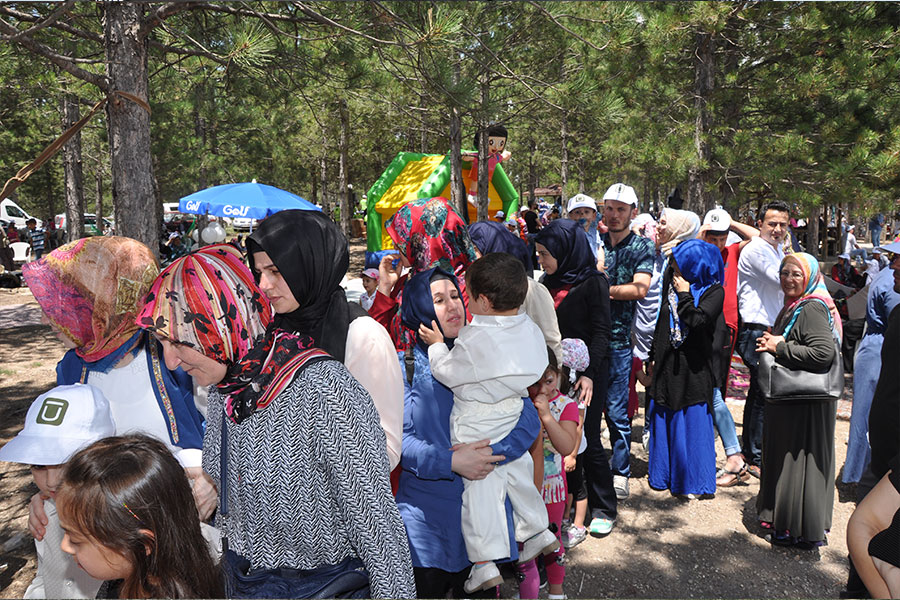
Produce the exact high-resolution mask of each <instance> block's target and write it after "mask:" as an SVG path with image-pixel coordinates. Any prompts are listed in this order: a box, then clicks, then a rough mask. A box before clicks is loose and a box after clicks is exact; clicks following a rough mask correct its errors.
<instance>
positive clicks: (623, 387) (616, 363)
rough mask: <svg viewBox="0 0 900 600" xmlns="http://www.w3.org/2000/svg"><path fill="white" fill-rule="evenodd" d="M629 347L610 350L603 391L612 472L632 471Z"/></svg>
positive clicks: (618, 473)
mask: <svg viewBox="0 0 900 600" xmlns="http://www.w3.org/2000/svg"><path fill="white" fill-rule="evenodd" d="M631 356H632V351H631V348H630V347H629V348H623V349H621V350H610V351H609V384H608V385H609V387H608V389H607V392H606V426H607V427H608V428H609V442H610V444H611V445H612V460H611V461H610V464H609V466H610V469H612V474H613V475H623V476H625V477H628V476H629V475H630V474H631V419H629V418H628V380H629V377H630V376H631Z"/></svg>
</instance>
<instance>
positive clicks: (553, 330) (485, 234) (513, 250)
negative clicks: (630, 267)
mask: <svg viewBox="0 0 900 600" xmlns="http://www.w3.org/2000/svg"><path fill="white" fill-rule="evenodd" d="M469 237H471V238H472V243H473V244H475V254H476V255H477V256H478V257H479V258H481V257H482V256H484V255H485V254H490V253H492V252H506V253H507V254H512V255H513V256H515V257H516V258H517V259H519V261H521V263H522V265H523V266H524V267H525V272H526V273H528V275H529V277H528V294H527V295H526V296H525V302H524V303H523V304H522V310H524V311H525V314H527V315H528V316H529V317H531V320H532V321H534V322H535V324H536V325H537V326H538V327H540V328H541V332H542V333H543V334H544V341H545V342H546V343H547V346H549V347H550V349H551V350H553V354H555V355H556V360H557V361H558V363H559V364H562V358H563V356H562V345H561V343H560V342H561V341H562V337H561V336H560V335H559V325H558V324H557V323H556V311H555V309H554V307H553V298H551V297H550V293H549V292H548V291H547V288H546V287H544V286H542V285H541V284H539V283H538V282H537V281H535V280H534V278H533V277H531V274H532V273H533V272H534V269H533V268H532V265H531V257H530V256H529V255H528V248H527V246H525V242H523V241H522V239H521V238H519V237H517V236H516V235H515V234H513V233H511V232H510V231H509V230H507V229H506V227H504V226H503V225H502V224H500V223H497V222H496V221H479V222H477V223H472V224H471V225H469Z"/></svg>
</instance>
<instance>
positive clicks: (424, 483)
mask: <svg viewBox="0 0 900 600" xmlns="http://www.w3.org/2000/svg"><path fill="white" fill-rule="evenodd" d="M400 317H401V319H402V320H403V325H404V326H405V327H407V328H409V329H410V330H412V331H416V332H418V330H419V325H421V324H423V323H424V324H425V325H428V326H430V325H431V323H432V322H433V321H436V322H437V323H438V326H439V327H440V329H441V332H442V333H443V335H444V340H445V343H446V344H447V345H448V346H451V347H452V345H453V340H454V339H455V338H456V336H457V335H458V333H459V330H460V328H462V326H463V325H464V324H465V322H466V311H465V307H464V306H463V303H462V299H461V294H460V290H459V286H458V284H457V281H456V278H455V277H454V276H453V275H450V274H449V273H447V272H446V271H444V270H443V269H441V268H440V267H435V268H431V269H428V270H426V271H422V272H420V273H418V274H416V275H414V276H413V277H412V278H410V279H409V280H408V281H407V282H406V285H405V286H404V288H403V304H402V305H401V307H400ZM404 358H405V362H407V363H408V365H407V366H406V374H407V383H406V394H405V402H404V411H403V450H402V456H401V459H400V467H401V469H402V471H401V472H400V480H399V486H398V490H397V496H396V500H397V507H398V508H399V509H400V515H401V516H402V517H403V523H404V525H406V532H407V536H408V537H409V546H410V551H411V553H412V561H413V571H414V573H415V578H416V591H417V593H418V595H419V597H420V598H445V597H447V594H448V592H451V593H452V595H453V597H460V598H461V597H463V596H465V595H466V594H465V592H464V591H463V583H464V582H465V581H466V578H467V577H468V574H469V569H470V568H471V566H472V565H471V563H469V560H468V558H467V554H466V547H465V542H464V541H463V534H462V492H463V481H462V478H463V477H467V478H468V479H483V478H484V477H485V476H486V475H487V474H488V473H490V472H491V471H492V470H493V468H494V466H495V465H500V464H503V463H505V462H506V461H507V460H512V459H515V458H518V457H519V456H521V455H522V454H524V453H525V452H527V451H528V449H529V448H530V447H531V444H532V443H533V442H534V440H535V438H537V435H538V432H539V431H540V427H541V424H540V419H539V418H538V415H537V411H536V410H535V408H534V405H533V404H532V402H531V400H530V399H529V398H524V399H523V409H522V414H521V416H520V417H519V422H518V424H517V425H516V427H515V429H513V430H512V431H511V432H510V434H509V435H508V436H506V437H505V438H503V439H502V440H500V441H499V442H497V443H495V444H491V445H488V444H489V440H482V441H479V442H473V443H471V444H459V445H458V446H452V443H451V442H450V410H451V409H452V408H453V392H452V391H450V389H449V388H447V387H445V386H444V385H443V384H441V383H440V382H438V381H437V380H436V379H434V377H432V375H431V368H430V366H429V363H428V346H427V345H426V344H424V343H423V342H422V340H421V338H419V337H418V334H417V336H416V345H415V346H413V347H412V348H411V349H410V351H409V353H408V354H407V355H406V356H405V357H404ZM506 514H507V522H508V525H509V529H510V548H511V550H512V552H513V556H510V559H511V560H515V559H516V558H517V557H518V555H517V552H516V550H515V548H516V544H515V536H514V530H513V527H512V511H511V508H510V506H509V503H508V502H507V511H506ZM488 596H489V597H495V596H496V592H495V590H494V588H491V589H490V590H487V594H486V596H485V597H488ZM468 597H473V596H471V595H468ZM475 597H477V596H475Z"/></svg>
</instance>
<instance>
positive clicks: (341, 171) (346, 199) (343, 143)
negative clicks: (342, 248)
mask: <svg viewBox="0 0 900 600" xmlns="http://www.w3.org/2000/svg"><path fill="white" fill-rule="evenodd" d="M340 113H341V140H340V152H341V157H340V162H339V164H338V188H339V189H340V195H341V231H343V232H344V235H345V236H346V237H347V239H350V217H351V216H353V215H351V214H350V212H351V211H350V194H349V193H348V190H347V169H348V168H349V167H350V146H349V144H350V142H349V139H350V112H349V110H348V109H347V101H346V100H345V99H344V98H341V102H340Z"/></svg>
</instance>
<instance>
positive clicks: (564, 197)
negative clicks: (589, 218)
mask: <svg viewBox="0 0 900 600" xmlns="http://www.w3.org/2000/svg"><path fill="white" fill-rule="evenodd" d="M559 137H560V138H561V139H562V149H561V154H560V160H559V179H560V183H562V187H561V188H560V194H561V195H560V197H559V200H560V202H562V205H563V206H565V205H566V204H568V202H569V193H568V192H567V191H566V184H567V183H568V182H569V123H568V118H567V116H566V113H563V115H562V126H561V127H560V130H559Z"/></svg>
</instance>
